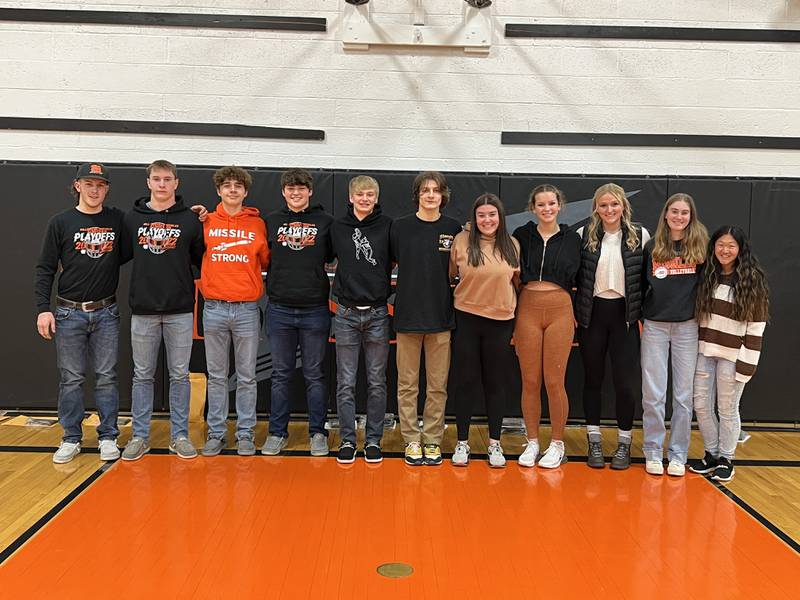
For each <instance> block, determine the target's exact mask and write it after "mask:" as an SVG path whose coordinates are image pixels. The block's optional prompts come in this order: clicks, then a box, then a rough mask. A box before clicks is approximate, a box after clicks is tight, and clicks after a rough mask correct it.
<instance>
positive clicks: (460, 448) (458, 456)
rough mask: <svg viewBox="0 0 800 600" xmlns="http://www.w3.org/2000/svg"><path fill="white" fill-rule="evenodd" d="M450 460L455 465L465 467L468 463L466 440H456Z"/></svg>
mask: <svg viewBox="0 0 800 600" xmlns="http://www.w3.org/2000/svg"><path fill="white" fill-rule="evenodd" d="M450 462H452V463H453V466H455V467H466V466H467V465H468V464H469V444H468V443H467V442H458V443H457V444H456V449H455V451H454V452H453V457H452V458H451V459H450Z"/></svg>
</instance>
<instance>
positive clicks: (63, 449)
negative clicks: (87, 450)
mask: <svg viewBox="0 0 800 600" xmlns="http://www.w3.org/2000/svg"><path fill="white" fill-rule="evenodd" d="M80 451H81V443H80V442H61V445H60V446H59V447H58V450H56V453H55V454H53V462H54V463H56V464H59V465H62V464H64V463H68V462H69V461H71V460H72V459H73V458H75V457H76V456H78V454H80Z"/></svg>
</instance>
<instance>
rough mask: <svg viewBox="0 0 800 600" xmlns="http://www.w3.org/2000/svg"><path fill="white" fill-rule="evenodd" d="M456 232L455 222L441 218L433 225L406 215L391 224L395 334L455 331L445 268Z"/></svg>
mask: <svg viewBox="0 0 800 600" xmlns="http://www.w3.org/2000/svg"><path fill="white" fill-rule="evenodd" d="M459 232H461V225H460V224H459V223H458V221H456V220H455V219H452V218H450V217H446V216H444V215H441V216H440V217H439V219H437V220H436V221H433V222H429V221H423V220H422V219H420V218H419V217H417V215H409V216H407V217H403V218H401V219H397V220H396V221H395V222H394V224H393V225H392V232H391V236H390V237H391V249H392V258H393V260H394V261H395V262H397V290H396V296H395V301H394V329H395V331H398V332H400V333H437V332H440V331H447V330H450V329H455V326H456V322H455V314H454V312H453V292H452V289H451V288H450V275H449V265H450V250H451V248H452V247H453V238H454V237H455V236H456V235H457V234H458V233H459Z"/></svg>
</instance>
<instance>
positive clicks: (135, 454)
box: [122, 437, 150, 460]
mask: <svg viewBox="0 0 800 600" xmlns="http://www.w3.org/2000/svg"><path fill="white" fill-rule="evenodd" d="M148 452H150V442H149V441H148V440H146V439H144V438H140V437H133V438H131V439H130V440H128V443H127V445H126V446H125V450H123V451H122V460H139V459H140V458H142V457H143V456H144V455H145V454H147V453H148Z"/></svg>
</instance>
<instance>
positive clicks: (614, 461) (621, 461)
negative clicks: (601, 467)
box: [611, 442, 631, 471]
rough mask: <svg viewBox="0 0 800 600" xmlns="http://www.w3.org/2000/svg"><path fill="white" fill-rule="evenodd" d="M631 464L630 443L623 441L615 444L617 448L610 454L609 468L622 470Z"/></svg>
mask: <svg viewBox="0 0 800 600" xmlns="http://www.w3.org/2000/svg"><path fill="white" fill-rule="evenodd" d="M630 466H631V445H630V444H626V443H625V442H620V443H619V444H617V449H616V450H615V451H614V454H612V455H611V468H612V469H616V470H617V471H624V470H625V469H627V468H628V467H630Z"/></svg>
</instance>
